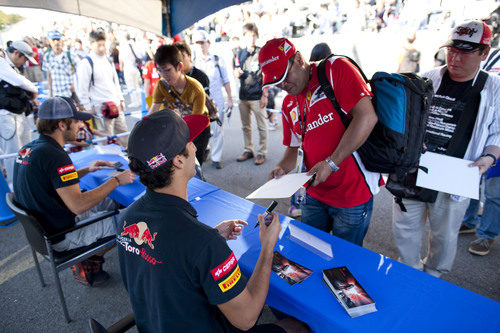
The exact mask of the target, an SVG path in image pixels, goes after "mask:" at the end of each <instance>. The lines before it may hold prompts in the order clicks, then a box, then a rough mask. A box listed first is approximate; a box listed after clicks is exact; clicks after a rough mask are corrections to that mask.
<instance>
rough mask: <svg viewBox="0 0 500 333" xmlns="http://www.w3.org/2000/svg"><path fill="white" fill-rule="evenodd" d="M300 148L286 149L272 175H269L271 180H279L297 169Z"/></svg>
mask: <svg viewBox="0 0 500 333" xmlns="http://www.w3.org/2000/svg"><path fill="white" fill-rule="evenodd" d="M298 150H299V147H286V150H285V153H284V154H283V158H282V159H281V161H279V162H278V164H276V166H275V167H274V169H273V170H271V173H269V179H271V178H279V177H281V176H283V175H285V174H287V173H289V172H290V171H292V170H293V168H295V165H296V164H297V151H298Z"/></svg>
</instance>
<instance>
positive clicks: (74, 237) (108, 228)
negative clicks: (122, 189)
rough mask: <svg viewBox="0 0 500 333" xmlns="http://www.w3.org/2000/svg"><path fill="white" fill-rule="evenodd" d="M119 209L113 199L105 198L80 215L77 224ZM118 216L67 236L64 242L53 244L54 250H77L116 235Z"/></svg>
mask: <svg viewBox="0 0 500 333" xmlns="http://www.w3.org/2000/svg"><path fill="white" fill-rule="evenodd" d="M116 208H118V204H117V203H116V202H115V201H113V200H112V199H111V198H105V199H104V200H103V201H101V203H99V204H98V205H96V206H94V207H93V208H91V209H89V210H88V211H86V212H85V213H83V214H80V215H78V216H77V217H76V218H75V220H76V222H77V225H78V222H79V221H83V220H85V219H88V218H90V217H92V216H95V215H98V214H101V213H103V212H105V211H109V210H113V209H116ZM115 218H117V216H116V215H115V216H111V217H108V218H106V219H104V220H101V221H99V222H96V223H93V224H91V225H88V226H86V227H85V228H81V229H78V230H75V231H73V232H70V233H68V234H66V235H65V238H64V240H63V241H61V242H59V243H56V244H53V245H52V248H53V249H54V250H56V251H58V252H62V251H68V250H71V249H76V248H79V247H82V246H87V245H90V244H92V243H95V242H96V241H98V240H99V239H101V238H104V237H108V236H112V235H116V220H115Z"/></svg>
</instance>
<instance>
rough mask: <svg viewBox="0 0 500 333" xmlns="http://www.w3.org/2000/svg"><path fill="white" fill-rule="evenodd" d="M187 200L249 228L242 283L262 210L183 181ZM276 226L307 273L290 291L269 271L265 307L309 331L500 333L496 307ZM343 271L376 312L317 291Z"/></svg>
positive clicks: (87, 181) (129, 196) (85, 181)
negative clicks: (326, 250) (326, 276)
mask: <svg viewBox="0 0 500 333" xmlns="http://www.w3.org/2000/svg"><path fill="white" fill-rule="evenodd" d="M78 154H80V155H78ZM72 155H73V161H74V162H75V164H76V165H77V167H81V166H84V165H85V164H84V163H88V162H90V161H91V160H94V159H96V158H99V159H107V160H110V161H117V160H120V161H122V162H123V163H124V159H123V158H121V157H118V156H111V155H95V154H93V153H87V152H82V153H77V154H72ZM124 165H126V163H124ZM110 171H111V170H101V171H98V172H95V173H93V174H90V175H87V176H85V177H84V178H82V180H81V186H82V188H87V189H91V188H93V187H95V186H97V185H99V184H101V183H102V182H104V181H105V180H106V174H107V173H109V172H110ZM143 191H144V187H143V186H142V185H141V184H140V183H139V182H138V181H137V180H136V181H135V182H134V183H133V184H130V185H127V186H120V187H118V188H117V189H116V190H115V191H113V193H112V194H111V197H112V198H114V199H115V200H117V201H119V202H120V203H122V204H123V205H129V204H130V203H131V202H133V201H134V198H137V197H138V196H139V195H140V194H141V193H142V192H143ZM188 196H189V198H188V199H189V201H190V202H191V204H192V205H193V206H194V208H195V209H196V210H197V212H198V214H199V220H200V221H201V222H203V223H205V224H207V225H210V226H215V225H217V224H218V223H220V222H221V221H223V220H227V219H235V218H239V219H242V220H245V221H247V222H248V223H249V226H248V227H245V228H244V229H243V232H242V235H241V236H240V237H239V238H238V240H230V241H228V245H229V247H230V248H231V249H232V250H233V252H234V253H235V255H236V257H237V258H238V261H239V263H240V267H241V269H242V271H243V273H244V274H245V275H246V276H247V277H249V276H250V275H251V274H252V271H253V268H254V266H255V263H256V262H257V259H258V255H259V251H260V241H259V229H258V228H257V229H254V225H255V223H256V222H257V215H258V214H259V213H263V212H264V209H265V208H264V207H261V206H259V205H256V204H254V203H252V202H250V201H247V200H245V199H242V198H240V197H237V196H235V195H233V194H230V193H228V192H225V191H223V190H220V189H218V188H217V187H215V186H213V185H210V184H207V183H205V182H202V181H200V180H198V179H192V180H191V181H190V182H189V184H188ZM280 222H281V224H282V231H281V235H280V238H279V240H278V243H277V244H276V250H278V251H279V252H280V253H281V254H283V255H284V256H285V257H287V258H289V259H291V260H293V261H295V262H297V263H299V264H302V265H304V266H305V267H307V268H310V269H312V270H313V271H314V273H313V274H312V275H311V276H310V277H308V278H307V279H306V280H305V281H304V282H302V283H299V284H295V285H293V286H290V285H289V284H288V283H287V282H285V281H284V280H283V279H281V278H279V277H278V276H277V275H276V274H274V273H271V281H270V287H269V294H268V298H267V301H266V303H267V304H269V305H270V306H271V307H273V308H276V309H277V310H280V311H282V312H285V313H287V314H289V315H292V316H294V317H296V318H298V319H300V320H302V321H304V322H306V323H307V324H308V325H309V326H310V327H311V328H312V329H313V331H314V332H500V316H499V314H500V303H498V302H495V301H493V300H490V299H488V298H486V297H483V296H480V295H478V294H475V293H473V292H470V291H468V290H465V289H463V288H460V287H457V286H455V285H453V284H451V283H448V282H446V281H444V280H441V279H437V278H434V277H432V276H430V275H428V274H425V273H423V272H420V271H418V270H415V269H413V268H410V267H408V266H406V265H403V264H401V263H399V262H397V261H395V260H392V259H390V258H387V257H385V256H383V255H381V254H377V253H375V252H372V251H370V250H367V249H364V248H362V247H359V246H356V245H354V244H351V243H349V242H346V241H344V240H342V239H339V238H337V237H335V236H332V235H330V234H327V233H324V232H322V231H319V230H317V229H315V228H312V227H309V226H307V225H304V224H302V223H300V222H298V221H294V220H291V219H290V218H288V217H286V216H282V215H281V216H280ZM290 224H294V225H296V226H298V227H300V228H301V229H302V230H304V231H306V232H308V233H310V234H312V235H314V236H316V237H318V238H320V239H322V240H324V241H326V242H328V243H329V244H331V245H332V250H333V255H334V257H333V259H330V260H327V259H325V257H321V256H319V255H317V254H316V253H313V252H311V251H309V250H307V249H305V248H304V247H302V246H300V245H298V244H297V243H296V242H294V241H292V240H291V239H290V238H289V229H288V226H289V225H290ZM344 265H345V266H347V267H348V268H349V270H350V271H351V272H352V273H353V275H354V276H355V277H356V279H357V280H358V281H359V282H360V284H361V285H362V286H363V287H364V288H365V290H366V291H367V292H368V294H370V296H371V297H372V298H373V299H374V300H375V302H376V307H377V309H378V311H377V312H374V313H370V314H367V315H364V316H361V317H357V318H350V317H349V315H348V314H347V312H346V311H345V310H344V309H343V308H342V307H341V305H340V304H339V303H338V302H337V300H336V299H335V297H334V296H333V294H332V293H331V292H330V291H329V289H328V288H327V287H326V286H325V285H324V283H323V282H322V279H321V278H322V270H323V269H326V268H331V267H338V266H344ZM492 287H495V286H492ZM496 287H498V286H496Z"/></svg>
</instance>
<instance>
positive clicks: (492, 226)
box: [462, 177, 500, 239]
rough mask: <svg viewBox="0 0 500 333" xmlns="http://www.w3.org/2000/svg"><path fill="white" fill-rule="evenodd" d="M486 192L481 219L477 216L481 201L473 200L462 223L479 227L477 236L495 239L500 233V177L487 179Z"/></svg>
mask: <svg viewBox="0 0 500 333" xmlns="http://www.w3.org/2000/svg"><path fill="white" fill-rule="evenodd" d="M484 194H485V198H486V200H485V202H484V208H483V217H482V218H481V220H479V218H478V216H477V211H478V208H479V201H477V200H471V203H470V206H469V208H468V209H467V212H466V213H465V217H464V220H463V222H462V223H463V224H464V225H465V226H467V227H469V228H476V227H477V233H476V235H477V237H479V238H490V239H493V238H495V237H496V236H498V234H500V177H493V178H488V179H487V180H486V186H485V192H484ZM473 201H474V203H473ZM478 222H480V223H479V226H477V225H478Z"/></svg>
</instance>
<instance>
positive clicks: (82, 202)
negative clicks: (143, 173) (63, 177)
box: [56, 170, 135, 215]
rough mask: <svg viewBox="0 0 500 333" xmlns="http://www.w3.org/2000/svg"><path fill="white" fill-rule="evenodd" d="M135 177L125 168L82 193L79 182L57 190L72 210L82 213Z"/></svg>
mask: <svg viewBox="0 0 500 333" xmlns="http://www.w3.org/2000/svg"><path fill="white" fill-rule="evenodd" d="M134 178H135V175H134V174H133V173H132V172H131V171H130V170H125V171H123V172H121V173H119V174H118V175H117V176H116V177H112V178H111V179H109V180H108V181H106V182H105V183H104V184H102V185H101V186H99V187H96V188H95V189H93V190H90V191H87V192H83V193H82V192H81V190H80V186H79V185H78V184H74V185H70V186H65V187H59V188H57V189H56V192H57V194H58V195H59V196H60V197H61V199H62V201H63V202H64V204H65V205H66V207H68V209H69V210H70V211H72V212H73V213H74V214H76V215H80V214H82V213H84V212H86V211H87V210H89V209H90V208H92V207H94V206H95V205H97V204H98V203H99V202H101V201H102V200H104V198H106V197H107V196H108V195H109V194H110V193H111V192H112V191H113V190H114V189H115V188H117V187H118V186H120V185H127V184H130V183H132V182H133V181H134Z"/></svg>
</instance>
